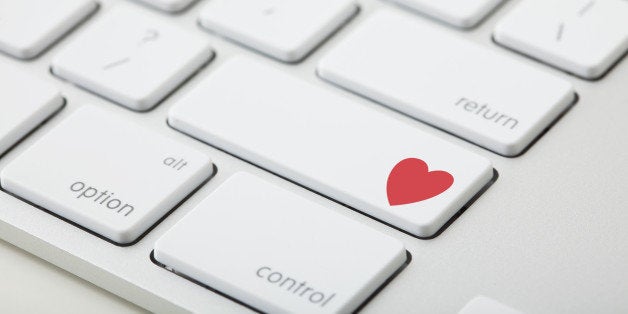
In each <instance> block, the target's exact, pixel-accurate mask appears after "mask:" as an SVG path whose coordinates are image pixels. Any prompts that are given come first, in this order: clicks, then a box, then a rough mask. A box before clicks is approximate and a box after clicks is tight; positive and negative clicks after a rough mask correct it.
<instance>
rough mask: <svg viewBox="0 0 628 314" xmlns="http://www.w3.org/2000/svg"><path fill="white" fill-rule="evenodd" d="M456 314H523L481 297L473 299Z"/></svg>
mask: <svg viewBox="0 0 628 314" xmlns="http://www.w3.org/2000/svg"><path fill="white" fill-rule="evenodd" d="M458 314H523V313H522V312H519V311H517V310H514V309H512V308H510V307H508V306H506V305H504V304H501V303H499V302H497V301H495V300H493V299H491V298H489V297H485V296H483V295H480V296H477V297H475V298H473V299H472V300H471V301H469V303H467V304H466V305H465V306H464V307H463V308H462V309H461V310H460V312H458Z"/></svg>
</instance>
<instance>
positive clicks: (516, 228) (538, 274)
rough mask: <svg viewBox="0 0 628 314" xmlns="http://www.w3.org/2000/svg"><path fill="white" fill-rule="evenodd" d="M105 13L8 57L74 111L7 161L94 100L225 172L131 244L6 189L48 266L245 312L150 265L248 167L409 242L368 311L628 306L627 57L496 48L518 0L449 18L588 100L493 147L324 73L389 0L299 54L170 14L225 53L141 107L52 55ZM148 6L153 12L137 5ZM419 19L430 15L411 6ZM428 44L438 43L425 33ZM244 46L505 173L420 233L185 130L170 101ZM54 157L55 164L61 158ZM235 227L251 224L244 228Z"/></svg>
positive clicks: (175, 302) (2, 227) (8, 231)
mask: <svg viewBox="0 0 628 314" xmlns="http://www.w3.org/2000/svg"><path fill="white" fill-rule="evenodd" d="M99 2H100V8H99V10H98V11H97V12H96V13H95V14H94V15H93V16H92V17H91V18H89V19H88V20H87V21H86V22H85V23H84V24H83V25H81V26H79V27H78V28H77V29H76V30H74V31H73V32H71V33H70V34H69V35H68V36H66V37H64V38H63V39H61V40H60V42H58V43H57V44H55V45H54V46H53V47H52V48H51V49H49V50H48V51H46V52H44V54H43V55H42V56H40V57H38V58H36V59H34V60H31V61H27V62H24V61H19V60H17V59H12V58H10V57H8V56H5V55H2V56H0V62H8V63H12V64H18V65H21V66H22V68H24V70H25V71H28V72H30V73H33V74H35V75H38V76H40V77H44V78H45V79H46V80H47V81H49V82H52V83H53V84H55V85H56V86H57V87H58V88H59V89H60V90H61V91H62V93H63V95H64V96H65V98H66V100H67V103H66V105H65V107H64V108H63V109H62V110H61V111H60V112H59V113H58V114H56V115H55V116H53V117H52V118H51V119H50V120H49V121H48V122H47V123H45V124H43V125H42V126H41V127H39V128H38V129H36V130H35V131H34V132H32V133H31V134H30V135H29V136H27V137H26V138H25V139H24V140H23V141H22V142H20V143H19V145H17V146H15V147H14V148H13V149H11V150H10V151H9V152H8V153H7V154H5V155H4V156H2V157H0V168H2V167H3V166H5V165H6V164H7V163H8V162H10V161H11V160H12V159H14V158H16V157H17V156H18V155H19V154H20V153H21V152H22V151H24V149H25V148H27V147H28V146H30V145H31V144H32V143H33V142H34V141H36V140H37V139H38V138H40V137H41V136H42V135H43V134H45V133H46V132H47V131H48V130H50V129H51V128H53V127H54V126H55V125H56V124H57V123H59V122H60V121H61V120H63V119H64V118H65V117H67V116H68V115H69V114H70V113H71V112H73V111H74V110H75V109H76V108H78V107H79V106H82V105H84V104H94V105H98V106H99V107H101V108H104V109H106V110H110V111H114V112H116V113H118V114H120V115H122V116H124V117H126V118H128V119H131V120H135V121H137V122H139V123H141V124H143V125H144V126H145V127H147V128H149V129H152V130H153V131H154V132H158V133H161V134H163V135H165V136H168V137H170V138H173V139H175V140H177V141H179V142H181V143H185V144H187V145H189V146H191V147H194V148H196V149H198V150H200V151H203V152H205V153H207V155H209V156H210V157H211V158H212V159H213V161H214V162H215V164H216V165H217V169H218V171H217V173H216V175H215V177H214V178H213V179H211V180H210V181H209V182H207V183H206V184H205V185H204V186H202V187H201V188H200V189H199V190H198V191H197V192H196V193H194V194H193V195H191V197H190V198H189V199H188V200H187V201H186V202H184V203H183V204H181V205H180V206H179V207H178V208H177V209H176V210H174V211H173V212H172V213H171V214H170V215H169V216H167V217H166V218H165V219H164V220H163V221H162V222H161V223H159V224H158V225H157V226H155V228H154V229H153V230H151V231H150V232H149V233H148V234H147V235H146V236H145V237H143V238H142V239H141V240H140V241H139V242H138V243H136V244H134V245H132V246H128V247H119V246H116V245H112V244H111V243H109V242H107V241H103V240H102V239H101V238H98V237H96V236H94V235H92V234H90V233H87V232H86V231H84V230H83V229H81V228H77V227H76V226H73V225H71V224H69V223H67V222H65V221H63V220H61V219H58V218H56V217H54V216H53V215H51V214H49V213H47V212H45V211H42V210H40V209H37V208H36V207H33V206H31V205H29V204H27V203H25V202H23V201H20V200H19V199H17V198H14V197H12V196H10V195H8V194H5V193H3V192H0V237H1V238H2V239H4V240H6V241H8V242H10V243H12V244H14V245H16V246H18V247H20V248H22V249H24V250H26V251H28V252H30V253H32V254H35V255H37V256H39V257H41V258H43V259H45V260H47V261H49V262H50V263H52V264H54V265H57V266H59V267H61V268H64V269H66V270H68V271H69V272H71V273H74V274H76V275H78V276H80V277H82V278H84V279H85V280H87V281H90V282H92V283H94V284H96V285H98V286H100V287H102V288H104V289H106V290H109V291H111V292H113V293H114V294H116V295H118V296H120V297H122V298H124V299H127V300H129V301H131V302H133V303H135V304H137V305H139V306H141V307H143V308H145V309H148V310H150V311H154V312H164V313H174V312H203V313H243V312H252V310H251V309H249V308H247V307H245V306H242V305H240V304H238V303H236V302H233V301H231V300H229V299H227V298H225V297H223V296H221V295H219V294H216V293H214V292H212V291H210V290H208V289H206V288H205V287H202V286H200V285H198V284H195V283H193V282H191V281H189V280H187V279H185V278H182V277H180V276H178V275H176V274H174V273H172V272H169V271H167V270H165V269H163V268H161V267H159V266H157V265H156V264H154V263H153V262H152V261H151V258H150V254H151V251H152V249H153V244H154V243H155V241H156V240H157V239H158V238H159V237H160V236H161V235H163V234H164V233H165V232H166V231H167V230H168V229H169V228H170V227H171V226H172V225H173V224H174V223H176V222H177V221H178V220H179V219H181V218H182V217H183V216H185V214H186V213H187V212H189V211H190V210H191V209H192V208H194V206H195V205H196V204H198V203H199V201H200V200H202V199H203V198H205V197H206V196H207V195H208V194H210V193H211V192H212V191H213V190H214V189H215V188H216V187H218V186H219V185H220V184H221V183H222V182H223V181H225V179H226V178H228V177H229V176H230V175H231V174H233V173H234V172H236V171H241V170H244V171H249V172H251V173H253V174H256V175H258V176H260V177H262V178H264V179H266V180H269V181H271V182H274V183H276V184H278V185H280V186H282V187H284V188H286V189H288V190H291V191H293V192H295V193H297V194H300V195H303V196H304V197H307V198H308V199H311V200H313V201H315V202H318V203H320V204H322V205H324V206H326V207H328V208H330V209H332V210H333V211H336V212H338V213H340V214H342V215H344V216H347V217H350V218H352V219H354V220H357V221H359V222H361V223H363V224H365V225H369V226H371V227H372V228H374V229H376V230H379V231H382V232H384V233H387V234H389V235H392V236H393V237H395V238H397V239H399V240H400V241H402V242H403V243H404V244H405V245H406V249H407V250H408V251H409V253H410V254H411V255H412V262H411V263H410V264H409V265H408V266H407V267H406V268H405V269H404V270H403V271H402V272H401V273H399V274H398V276H397V277H396V278H395V279H394V280H393V281H391V282H390V283H389V284H388V285H387V286H386V288H385V289H383V290H382V291H381V292H380V293H379V294H378V295H377V296H376V297H375V298H373V299H372V300H370V302H368V303H367V304H366V305H365V306H364V307H363V308H362V312H363V313H408V312H412V313H456V312H457V311H458V310H459V309H461V308H462V307H463V306H464V304H466V303H467V302H468V301H469V300H471V299H472V298H473V297H475V296H477V295H479V294H482V295H486V296H489V297H491V298H494V299H496V300H499V301H500V302H503V303H505V304H508V305H509V306H511V307H513V308H516V309H519V310H521V311H524V312H527V313H611V312H628V299H627V298H626V296H627V295H628V245H626V243H628V228H626V227H625V224H626V221H628V210H627V209H628V179H627V178H628V166H626V162H627V161H628V123H626V121H625V120H626V117H628V61H626V60H625V59H627V58H624V60H623V61H622V62H620V63H619V64H618V65H617V66H616V67H615V68H614V69H613V70H612V71H611V72H610V73H609V74H608V75H606V76H605V77H603V78H602V79H601V80H597V81H586V80H582V79H579V78H577V77H574V76H572V75H569V74H567V73H564V72H562V71H560V70H557V69H554V68H551V67H549V66H547V65H544V64H541V63H539V62H537V61H535V60H532V59H530V58H527V57H525V56H522V55H519V54H516V53H513V52H511V51H509V50H506V49H504V48H502V47H499V46H498V45H496V44H495V43H494V42H493V41H492V38H491V32H492V29H493V28H494V25H495V23H496V22H497V21H498V20H499V19H500V17H501V16H503V15H504V14H505V13H506V12H508V11H509V10H510V9H511V7H512V6H513V5H515V4H516V2H518V1H516V0H512V1H506V3H505V4H503V5H501V6H500V7H498V8H497V10H496V11H495V12H494V14H492V15H490V16H489V17H488V18H487V19H486V20H485V21H484V22H483V23H481V24H480V26H479V27H476V28H474V29H471V30H460V29H456V28H453V27H449V26H447V25H444V24H442V23H439V22H437V21H433V22H434V23H435V24H438V25H439V27H444V28H448V29H449V30H450V31H451V33H453V34H455V35H457V36H460V37H463V38H466V39H468V40H471V41H475V42H478V43H480V44H482V45H484V46H486V47H488V48H489V49H492V50H495V51H498V52H500V53H502V54H505V55H508V56H509V57H511V58H512V59H513V60H515V61H518V62H524V63H528V64H531V65H532V66H534V67H536V68H538V69H540V70H541V71H546V72H551V73H553V74H554V75H557V76H559V77H562V78H565V79H566V80H568V81H570V82H572V83H573V84H574V87H575V89H576V91H577V92H578V94H579V96H580V100H579V101H578V103H577V104H575V105H574V106H573V108H571V110H570V111H569V112H568V113H567V114H566V115H565V116H564V117H562V118H561V119H560V120H559V121H558V122H557V123H556V124H555V125H554V126H553V127H552V128H551V129H550V130H549V131H548V132H547V133H546V134H545V135H544V136H543V137H542V138H540V140H538V141H537V142H536V143H535V144H534V145H533V146H532V147H531V148H530V149H529V150H528V151H526V152H525V153H524V154H523V155H522V156H519V157H516V158H507V157H503V156H499V155H497V154H495V153H492V152H490V151H488V150H486V149H484V148H481V147H478V146H476V145H474V144H471V143H469V142H467V141H464V140H462V139H460V138H457V137H455V136H453V135H450V134H447V133H445V132H443V131H440V130H438V129H436V128H434V127H432V126H429V125H426V124H424V123H421V122H418V121H416V120H413V119H411V118H409V117H407V116H405V115H403V114H400V113H398V112H394V111H391V110H390V109H387V108H385V107H383V106H381V105H378V104H375V103H373V102H371V101H368V100H366V99H363V98H361V97H358V96H356V95H352V94H350V93H349V92H347V91H344V90H341V89H339V88H337V87H335V86H332V85H330V84H328V83H326V82H324V81H323V80H321V79H320V78H318V77H317V76H316V73H315V66H316V63H317V61H318V60H319V59H320V57H321V56H322V55H324V54H325V52H326V51H327V50H328V49H329V48H330V47H333V46H334V45H335V44H336V43H337V42H339V41H341V40H342V39H343V37H345V36H346V35H347V33H348V32H349V31H350V30H351V29H352V28H353V27H355V26H356V25H358V24H360V23H361V22H362V21H363V20H364V19H365V18H366V17H367V16H369V15H370V14H371V13H372V12H373V11H374V10H377V9H378V8H381V7H391V8H393V9H395V10H399V11H404V10H403V9H402V8H399V7H397V6H395V5H393V4H391V3H388V2H386V1H379V0H358V2H359V4H360V11H359V12H358V13H357V15H356V16H355V17H354V18H353V19H352V20H351V21H349V22H348V23H347V25H345V27H343V28H342V29H340V30H339V31H338V32H337V33H336V34H334V35H333V36H332V37H331V38H330V39H328V40H327V41H326V42H324V43H323V44H322V45H321V46H320V47H319V48H318V49H317V50H315V51H314V53H312V54H311V55H310V56H308V57H307V58H306V59H305V61H303V62H301V63H298V64H285V63H281V62H278V61H276V60H272V59H270V58H268V57H266V56H262V55H260V54H258V53H256V52H254V51H250V50H249V49H247V48H245V47H243V46H240V45H238V44H236V43H233V42H231V41H228V40H225V39H222V38H219V37H217V36H215V35H213V34H209V33H207V32H206V31H204V30H202V29H201V28H200V26H198V24H197V17H198V14H199V10H200V8H201V7H202V6H203V5H204V2H206V0H201V1H198V2H197V3H196V4H194V5H193V6H192V7H191V8H190V9H188V10H186V11H184V12H183V13H181V14H176V15H169V14H165V13H161V12H159V11H156V10H153V11H154V12H155V14H161V15H163V19H164V20H165V21H168V22H171V23H174V24H178V25H180V26H182V27H184V28H186V29H188V30H189V31H190V32H197V33H200V34H203V35H204V36H206V38H207V39H208V40H209V41H210V42H211V44H212V46H213V48H214V50H215V52H216V57H215V58H214V60H213V61H212V62H210V63H209V64H208V65H207V66H206V67H204V68H203V69H201V70H200V71H199V72H198V73H197V74H196V75H195V76H193V77H192V78H191V79H190V80H189V81H188V82H186V83H185V84H183V85H182V86H181V87H180V88H179V89H177V90H176V91H175V92H174V93H173V94H171V95H170V96H169V97H168V98H167V99H165V100H164V101H163V102H162V103H161V104H160V105H159V106H158V107H157V108H156V109H154V110H151V111H149V112H144V113H138V112H133V111H131V110H128V109H125V108H123V107H121V106H118V105H115V104H112V103H111V102H109V101H108V100H105V99H103V98H101V97H98V96H95V95H93V94H91V93H89V92H86V91H84V90H81V89H79V88H77V87H75V86H73V85H71V84H69V83H68V82H64V81H62V80H60V79H58V78H56V77H54V76H53V75H52V74H50V72H49V66H50V60H51V58H52V56H54V55H55V54H56V53H57V51H58V50H59V49H60V48H61V47H63V46H65V45H66V44H68V43H69V42H71V41H72V40H73V38H74V37H75V36H76V35H77V34H78V33H80V32H81V31H82V30H83V29H84V28H85V26H86V25H87V24H91V23H93V22H94V21H96V20H97V19H99V18H100V17H102V16H103V15H105V14H107V11H108V10H109V8H110V7H111V5H112V4H113V3H114V2H116V1H115V0H99ZM136 5H137V9H138V10H152V9H150V8H148V7H146V6H143V5H140V4H136ZM407 14H409V15H412V16H414V17H415V18H417V19H425V18H427V17H425V16H422V15H419V14H415V13H411V12H407ZM426 44H429V43H426ZM235 54H245V55H249V56H251V57H253V58H256V59H258V60H261V61H262V62H266V63H269V64H273V65H274V66H275V67H277V68H280V69H282V70H283V71H286V72H289V73H291V74H293V75H295V76H298V77H301V78H303V79H306V80H308V81H311V82H313V83H314V84H317V85H320V86H322V87H323V88H327V89H329V90H332V91H334V92H337V93H344V94H347V95H349V97H351V98H353V99H354V100H355V101H357V102H359V103H361V104H363V105H364V106H368V107H371V108H373V109H374V110H377V111H380V112H381V113H382V114H386V115H389V116H393V117H395V118H396V119H397V120H398V121H399V123H406V124H409V125H412V126H413V127H416V128H417V129H420V130H423V131H425V132H428V133H431V134H434V135H436V136H438V137H441V138H443V139H445V140H447V141H450V142H452V143H455V144H456V145H459V146H461V147H464V148H466V149H468V150H470V151H474V152H476V153H478V154H480V155H483V156H486V157H487V158H489V159H490V160H491V161H492V162H493V163H494V167H495V169H497V171H498V172H499V179H498V180H497V181H496V182H495V183H494V184H493V185H492V186H491V187H490V188H489V189H488V190H487V191H486V192H485V193H484V194H483V195H482V196H481V197H480V198H478V199H477V200H476V201H475V202H474V203H473V204H472V206H470V208H468V209H467V210H466V211H465V212H464V213H463V214H462V215H461V216H460V217H459V218H458V219H457V220H455V221H454V222H453V223H452V224H451V225H450V226H449V227H448V228H447V229H446V230H444V232H443V233H442V234H440V235H439V236H438V237H436V238H434V239H430V240H421V239H417V238H415V237H412V236H410V235H408V234H405V233H403V232H400V231H398V230H396V229H394V228H392V227H389V226H387V225H385V224H382V223H380V222H378V221H375V220H373V219H371V218H369V217H367V216H365V215H363V214H361V213H359V212H357V211H355V210H352V209H349V208H347V207H345V206H342V205H340V204H338V203H336V202H334V201H332V200H329V199H327V198H325V197H323V196H320V195H317V194H315V193H312V192H311V191H308V190H307V189H304V188H302V187H299V186H297V185H295V184H292V183H290V182H287V181H285V180H283V179H281V178H279V177H277V176H275V175H273V174H271V173H269V172H267V171H265V170H263V169H260V168H258V167H256V166H254V165H251V164H249V163H247V162H245V161H242V160H240V159H238V158H234V157H233V156H231V155H229V154H227V153H225V152H223V151H220V150H218V149H215V148H213V147H211V146H209V145H206V144H204V143H201V142H199V141H197V140H195V139H193V138H191V137H188V136H186V135H184V134H182V133H179V132H177V131H175V130H173V129H172V128H170V127H168V126H167V124H166V117H167V111H168V109H169V108H170V107H171V106H172V105H173V104H174V103H175V102H177V100H178V99H179V98H180V97H181V96H183V95H185V94H186V93H187V92H188V91H189V90H190V89H191V88H193V87H194V86H195V85H196V84H197V83H198V82H199V81H201V80H202V79H203V78H204V77H206V76H207V75H210V74H211V73H212V72H213V71H214V70H215V69H216V68H217V67H218V66H219V65H220V64H221V63H223V62H224V61H225V60H227V59H228V58H229V57H230V56H233V55H235ZM51 166H54V165H51ZM236 232H246V230H238V231H236Z"/></svg>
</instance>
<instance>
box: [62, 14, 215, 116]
mask: <svg viewBox="0 0 628 314" xmlns="http://www.w3.org/2000/svg"><path fill="white" fill-rule="evenodd" d="M103 14H104V15H105V16H103V18H102V19H101V20H98V21H97V22H95V23H94V24H93V25H91V26H90V27H89V29H86V30H85V32H83V33H81V34H80V36H78V37H77V38H76V39H74V41H72V42H71V43H70V44H69V45H68V46H66V47H65V48H64V49H63V50H62V51H61V52H60V53H59V54H58V55H57V56H56V57H55V58H54V60H53V61H52V71H53V72H54V73H55V74H56V75H58V76H60V77H62V78H65V79H67V80H69V81H71V82H73V83H75V84H77V85H80V86H83V87H84V88H86V89H88V90H90V91H92V92H94V93H96V94H99V95H101V96H103V97H105V98H109V99H111V100H113V101H116V102H118V103H120V104H122V105H124V106H127V107H129V108H131V109H133V110H148V109H151V108H152V107H154V106H155V105H156V104H157V103H158V102H159V101H160V100H161V99H163V98H164V97H165V96H166V95H168V94H169V93H170V92H172V91H173V90H174V89H175V88H176V87H177V86H178V85H179V84H181V83H182V82H183V81H184V80H185V79H186V78H187V77H189V76H190V75H191V74H192V73H194V72H195V71H197V70H198V69H199V68H200V67H201V66H202V65H203V64H204V63H206V62H207V61H208V60H209V59H210V58H211V56H212V51H211V49H210V47H209V45H208V44H207V40H206V39H205V38H203V36H201V35H198V34H195V33H192V32H188V31H186V30H183V29H180V28H177V27H174V26H171V25H169V24H166V23H165V22H164V21H163V19H162V18H159V17H158V16H153V15H151V14H150V13H147V12H146V10H141V9H138V8H135V7H131V6H128V5H118V6H116V7H114V8H113V9H112V10H111V11H110V12H105V13H103Z"/></svg>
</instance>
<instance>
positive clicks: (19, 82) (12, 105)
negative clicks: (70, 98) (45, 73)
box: [0, 63, 63, 155]
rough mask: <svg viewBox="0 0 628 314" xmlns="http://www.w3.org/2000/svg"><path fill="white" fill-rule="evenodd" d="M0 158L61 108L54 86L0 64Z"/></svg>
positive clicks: (59, 97)
mask: <svg viewBox="0 0 628 314" xmlns="http://www.w3.org/2000/svg"><path fill="white" fill-rule="evenodd" d="M0 86H1V88H2V92H1V93H0V94H1V95H2V101H0V155H2V154H3V153H4V152H5V151H6V150H7V149H8V148H9V147H11V146H13V145H14V144H15V143H17V141H19V140H20V139H21V138H22V137H24V136H25V135H26V134H28V132H30V131H32V130H33V129H34V128H35V127H36V126H37V125H39V124H40V123H42V122H43V121H44V120H46V119H47V118H48V117H50V115H52V114H53V113H54V112H55V111H57V110H59V109H60V108H61V106H62V105H63V97H61V94H60V93H59V91H58V90H57V89H55V88H54V86H52V85H50V84H48V83H46V82H43V81H40V80H38V79H36V78H33V77H30V76H29V75H26V74H25V73H23V72H22V71H20V69H17V68H15V67H13V66H9V65H5V64H3V63H0Z"/></svg>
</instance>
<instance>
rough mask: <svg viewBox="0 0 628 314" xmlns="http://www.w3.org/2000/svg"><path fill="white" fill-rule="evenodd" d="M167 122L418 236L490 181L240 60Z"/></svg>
mask: <svg viewBox="0 0 628 314" xmlns="http://www.w3.org/2000/svg"><path fill="white" fill-rule="evenodd" d="M169 122H170V124H171V125H172V126H173V127H174V128H176V129H178V130H181V131H183V132H185V133H188V134H190V135H192V136H193V137H196V138H199V139H201V140H203V141H205V142H207V143H210V144H212V145H215V146H218V147H220V148H222V149H224V150H226V151H229V152H231V153H233V154H235V155H237V156H240V157H242V158H244V159H246V160H248V161H250V162H252V163H254V164H257V165H259V166H261V167H264V168H267V169H269V170H270V171H273V172H275V173H278V174H280V175H282V176H284V177H287V178H289V179H290V180H293V181H295V182H298V183H300V184H302V185H304V186H307V187H309V188H311V189H313V190H314V191H318V192H320V193H322V194H324V195H327V196H329V197H331V198H333V199H336V200H338V201H340V202H342V203H345V204H348V205H350V206H353V207H355V208H356V209H358V210H361V211H363V212H365V213H367V214H369V215H372V216H375V217H377V218H379V219H381V220H383V221H386V222H388V223H390V224H392V225H395V226H397V227H399V228H402V229H404V230H406V231H408V232H410V233H412V234H415V235H417V236H422V237H428V236H431V235H433V234H434V233H435V232H436V231H438V230H439V228H441V226H443V224H444V223H445V222H446V221H447V220H449V219H450V218H451V217H452V216H453V215H454V214H455V213H456V212H457V211H458V210H459V209H460V208H461V207H463V206H464V204H465V203H467V202H468V201H469V200H470V199H471V198H472V197H473V196H474V195H475V194H476V193H477V192H478V191H479V190H480V189H482V187H484V186H485V185H486V184H487V183H488V182H489V181H490V180H491V178H492V176H493V168H492V166H491V163H490V162H489V161H488V160H487V159H485V158H483V157H480V156H478V155H476V154H473V153H470V152H468V151H466V150H464V149H461V148H459V147H457V146H454V145H451V144H449V143H447V142H445V141H443V140H441V139H439V138H436V137H434V136H431V135H429V134H425V133H423V132H421V131H419V130H417V129H415V128H412V127H410V126H408V125H405V124H403V123H400V122H399V121H397V120H395V119H393V118H390V117H387V116H385V115H382V114H381V113H378V112H375V111H373V110H371V109H368V108H366V107H364V106H363V105H359V104H357V103H354V102H352V101H351V100H349V99H348V98H345V97H344V96H340V95H338V94H335V93H332V92H329V91H327V90H325V89H322V88H319V87H316V86H314V85H311V84H309V83H306V82H303V81H300V80H298V79H296V78H293V77H291V76H289V75H287V74H284V73H282V72H281V71H279V70H276V69H273V68H272V67H269V66H265V65H262V64H259V63H257V62H254V61H251V60H249V59H245V58H236V59H233V60H230V61H229V62H228V63H226V64H225V65H223V66H222V67H221V68H219V69H218V70H216V71H215V72H214V73H213V74H212V75H210V76H209V77H208V78H206V79H205V80H204V81H203V82H202V83H200V84H199V85H198V86H197V87H196V89H195V90H193V91H192V92H191V93H190V94H189V95H188V96H187V97H185V98H184V99H182V100H181V101H180V102H179V103H178V104H176V105H175V106H174V107H173V108H172V110H171V111H170V114H169ZM428 170H429V172H428Z"/></svg>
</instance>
